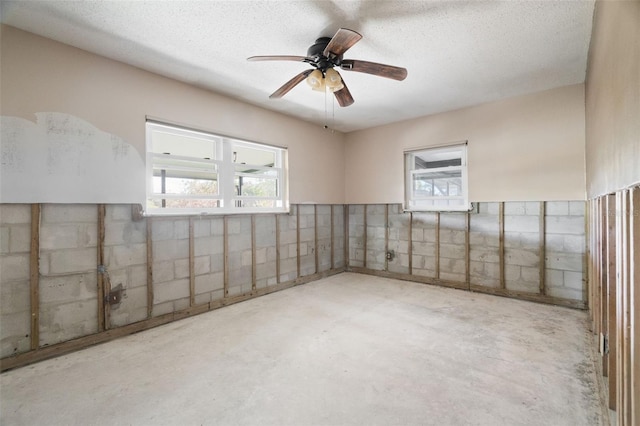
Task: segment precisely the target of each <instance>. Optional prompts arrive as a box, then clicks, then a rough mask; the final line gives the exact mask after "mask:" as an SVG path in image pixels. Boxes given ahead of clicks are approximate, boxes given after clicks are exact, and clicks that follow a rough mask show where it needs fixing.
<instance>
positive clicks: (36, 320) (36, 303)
mask: <svg viewBox="0 0 640 426" xmlns="http://www.w3.org/2000/svg"><path fill="white" fill-rule="evenodd" d="M41 211H42V206H41V205H40V204H31V243H30V245H31V248H30V256H29V287H30V289H29V290H30V291H29V293H30V295H31V297H30V304H31V327H30V328H31V332H30V334H31V349H32V350H36V349H38V347H39V346H40V213H41ZM98 294H99V293H98Z"/></svg>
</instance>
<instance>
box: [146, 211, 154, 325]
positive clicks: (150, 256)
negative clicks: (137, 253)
mask: <svg viewBox="0 0 640 426" xmlns="http://www.w3.org/2000/svg"><path fill="white" fill-rule="evenodd" d="M152 229H153V225H152V220H151V217H148V218H147V318H151V317H152V316H153V238H152V234H151V233H152Z"/></svg>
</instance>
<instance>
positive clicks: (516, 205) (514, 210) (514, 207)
mask: <svg viewBox="0 0 640 426" xmlns="http://www.w3.org/2000/svg"><path fill="white" fill-rule="evenodd" d="M504 214H505V215H509V216H511V215H516V216H521V215H525V214H527V210H526V204H525V203H524V202H521V201H509V202H506V203H504ZM535 214H538V213H537V212H536V213H535Z"/></svg>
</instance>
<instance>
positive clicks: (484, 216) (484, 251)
mask: <svg viewBox="0 0 640 426" xmlns="http://www.w3.org/2000/svg"><path fill="white" fill-rule="evenodd" d="M498 213H499V203H479V205H478V208H477V210H476V213H474V214H472V215H471V218H470V223H469V278H470V281H471V282H472V283H474V284H476V285H480V286H483V287H500V218H499V216H498Z"/></svg>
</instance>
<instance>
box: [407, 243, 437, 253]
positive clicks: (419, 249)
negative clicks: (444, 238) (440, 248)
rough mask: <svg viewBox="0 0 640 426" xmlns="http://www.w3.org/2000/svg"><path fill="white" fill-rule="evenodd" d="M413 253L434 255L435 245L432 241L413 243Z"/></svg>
mask: <svg viewBox="0 0 640 426" xmlns="http://www.w3.org/2000/svg"><path fill="white" fill-rule="evenodd" d="M412 251H413V253H414V254H428V255H435V253H436V246H435V244H433V243H416V242H414V243H413V250H412Z"/></svg>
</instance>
